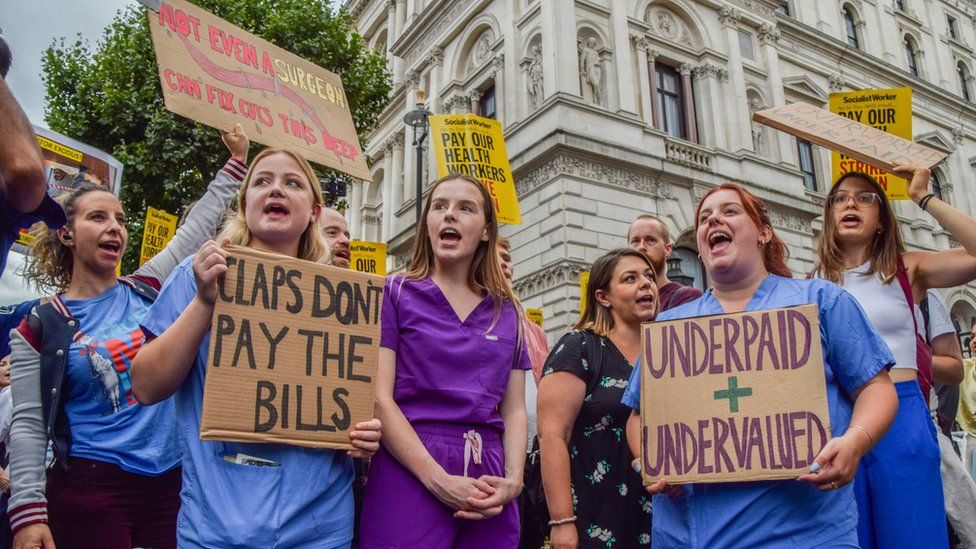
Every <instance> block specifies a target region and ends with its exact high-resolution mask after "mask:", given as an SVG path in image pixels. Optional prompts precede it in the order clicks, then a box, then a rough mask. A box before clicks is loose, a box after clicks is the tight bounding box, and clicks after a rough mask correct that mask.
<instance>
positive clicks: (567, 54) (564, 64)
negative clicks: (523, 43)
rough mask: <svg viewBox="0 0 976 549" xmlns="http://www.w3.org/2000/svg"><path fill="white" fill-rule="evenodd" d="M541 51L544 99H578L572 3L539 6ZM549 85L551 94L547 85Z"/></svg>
mask: <svg viewBox="0 0 976 549" xmlns="http://www.w3.org/2000/svg"><path fill="white" fill-rule="evenodd" d="M541 10H542V11H541V16H542V17H541V19H542V51H543V52H550V53H548V54H546V57H547V61H551V62H547V63H546V64H545V66H544V69H545V82H546V96H550V95H552V94H554V93H568V94H571V95H576V96H581V93H582V90H580V78H579V52H578V50H577V48H576V8H575V5H574V4H573V3H569V2H566V3H563V2H553V1H545V2H542V3H541ZM550 85H551V86H552V88H551V89H552V91H549V90H550V87H549V86H550Z"/></svg>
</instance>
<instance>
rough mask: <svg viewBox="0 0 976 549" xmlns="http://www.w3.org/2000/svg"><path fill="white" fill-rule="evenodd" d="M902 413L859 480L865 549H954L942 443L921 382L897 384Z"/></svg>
mask: <svg viewBox="0 0 976 549" xmlns="http://www.w3.org/2000/svg"><path fill="white" fill-rule="evenodd" d="M895 390H896V391H897V392H898V414H897V415H895V421H894V423H893V424H892V425H891V429H889V430H888V433H887V434H886V435H885V436H884V438H882V439H881V440H880V441H879V442H878V444H877V445H876V446H875V447H874V449H872V450H871V451H870V452H868V453H867V454H866V455H865V456H864V457H863V458H862V459H861V464H860V466H859V467H858V470H857V476H855V477H854V496H855V498H856V499H857V513H858V523H857V537H858V540H859V541H860V543H861V547H862V548H864V549H873V548H878V549H893V548H901V547H905V548H914V547H925V548H927V549H940V548H948V547H949V534H948V532H947V530H946V514H945V503H944V501H943V498H942V474H941V473H940V471H939V465H940V455H939V444H938V442H937V441H936V438H935V425H934V424H933V422H932V417H931V416H930V415H929V411H928V408H927V407H926V406H925V402H924V401H923V400H922V392H921V390H920V389H919V387H918V382H917V381H903V382H900V383H895Z"/></svg>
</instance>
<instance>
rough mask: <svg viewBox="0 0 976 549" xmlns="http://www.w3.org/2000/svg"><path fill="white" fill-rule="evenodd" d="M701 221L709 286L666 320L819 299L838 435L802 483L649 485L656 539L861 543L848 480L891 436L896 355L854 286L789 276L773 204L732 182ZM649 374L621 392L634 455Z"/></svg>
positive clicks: (710, 198)
mask: <svg viewBox="0 0 976 549" xmlns="http://www.w3.org/2000/svg"><path fill="white" fill-rule="evenodd" d="M695 230H696V240H697V244H698V250H699V252H700V253H701V257H702V262H703V263H704V265H705V270H706V272H707V273H708V276H709V279H710V280H711V281H712V287H711V288H710V289H709V290H708V291H707V292H705V294H704V295H703V296H702V297H701V298H699V299H698V300H696V301H693V302H691V303H688V304H685V305H681V306H679V307H676V308H674V309H671V310H668V311H665V312H664V313H661V314H660V315H659V316H658V320H659V321H660V320H675V319H681V318H690V317H700V316H708V315H717V314H722V313H733V312H740V311H762V310H768V309H775V308H780V307H790V306H795V305H805V304H808V303H814V304H816V305H817V307H818V308H819V320H820V343H821V346H822V349H823V362H824V364H823V368H824V376H825V380H826V388H827V408H828V411H829V413H830V430H831V435H832V437H833V438H831V439H830V441H828V442H827V444H826V445H825V446H824V448H823V449H822V450H821V451H820V453H819V454H818V455H817V457H816V458H815V461H814V463H813V465H811V467H810V471H811V472H810V473H809V474H805V475H802V476H800V477H799V480H800V481H801V482H797V481H795V480H783V481H764V482H739V483H722V484H694V485H683V486H673V487H672V486H668V479H667V478H659V479H658V480H657V481H656V482H655V483H654V484H653V485H651V486H648V487H647V490H648V492H650V493H652V494H655V496H654V501H653V505H654V521H653V524H652V538H653V540H652V545H653V546H658V547H677V546H682V547H770V548H772V547H857V531H856V529H857V509H856V504H855V502H854V495H853V489H852V487H851V486H850V483H851V480H852V479H853V478H854V472H855V471H856V470H857V464H858V462H859V461H860V458H861V456H863V455H864V454H865V453H866V452H867V451H868V450H869V449H870V448H871V446H872V445H873V443H874V442H875V441H877V440H880V439H881V438H882V437H883V436H884V433H885V431H886V430H887V429H888V426H889V425H890V424H891V421H892V419H893V418H894V415H895V409H896V406H897V400H896V397H895V394H894V390H893V389H892V386H891V381H890V380H889V379H888V374H887V371H886V368H887V367H888V366H890V365H891V363H892V362H893V360H892V358H891V353H890V352H889V351H888V348H887V347H886V346H885V344H884V342H883V341H882V340H881V338H880V337H879V336H878V334H877V332H875V330H874V328H873V327H872V326H871V323H870V322H869V321H868V320H867V318H866V317H865V316H864V313H863V312H862V311H861V309H860V307H858V305H857V302H856V301H854V298H853V297H851V296H850V294H848V293H847V292H845V291H843V290H842V289H840V288H839V287H837V286H836V285H835V284H831V283H829V282H826V281H823V280H797V279H793V278H790V276H791V273H790V270H789V269H788V268H787V266H786V247H785V245H784V244H783V242H782V240H780V238H779V237H778V236H777V235H776V232H775V231H774V230H773V226H772V223H771V221H770V219H769V213H768V211H767V210H766V207H765V205H764V204H763V202H762V201H761V200H759V199H758V198H756V197H755V196H754V195H753V194H752V193H750V192H749V191H747V190H746V189H745V188H744V187H742V186H741V185H738V184H736V183H725V184H722V185H720V186H718V187H716V188H714V189H712V190H710V191H709V192H708V193H706V194H705V196H704V197H702V199H701V201H700V202H699V203H698V207H697V208H696V210H695ZM640 380H641V369H640V368H639V367H637V368H634V374H633V376H631V378H630V383H629V384H628V386H627V390H626V392H625V394H624V403H625V404H627V405H628V406H631V407H632V408H634V409H635V410H634V412H633V414H632V415H631V417H630V420H629V421H628V423H627V441H628V443H629V445H630V448H631V450H632V451H633V454H634V455H635V456H638V455H640V447H641V437H640V416H639V414H638V411H637V409H638V408H639V407H640ZM654 396H655V395H644V398H654ZM635 465H637V464H635ZM665 494H666V495H665Z"/></svg>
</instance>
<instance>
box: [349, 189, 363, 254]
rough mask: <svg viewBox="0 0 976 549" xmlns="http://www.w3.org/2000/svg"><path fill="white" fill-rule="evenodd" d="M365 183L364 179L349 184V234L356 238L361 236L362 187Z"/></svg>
mask: <svg viewBox="0 0 976 549" xmlns="http://www.w3.org/2000/svg"><path fill="white" fill-rule="evenodd" d="M366 185H368V183H367V182H365V181H361V182H355V183H350V184H349V187H350V192H351V193H352V196H351V197H350V199H349V215H348V218H349V234H350V235H352V238H353V239H357V240H358V239H362V238H363V233H362V226H363V187H364V186H366Z"/></svg>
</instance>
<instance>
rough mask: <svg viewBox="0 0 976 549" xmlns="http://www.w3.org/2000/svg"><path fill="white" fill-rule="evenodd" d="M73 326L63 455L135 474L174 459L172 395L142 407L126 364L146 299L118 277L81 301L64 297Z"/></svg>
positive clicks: (136, 345)
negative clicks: (68, 444)
mask: <svg viewBox="0 0 976 549" xmlns="http://www.w3.org/2000/svg"><path fill="white" fill-rule="evenodd" d="M63 302H64V305H65V306H66V307H67V308H68V310H69V311H70V312H71V315H72V316H73V317H74V318H75V320H77V321H78V326H79V331H78V332H77V333H76V334H75V339H74V341H73V342H72V343H71V345H70V347H69V349H68V369H67V378H66V386H65V389H66V391H67V398H66V399H65V403H64V411H65V414H67V416H68V424H69V426H70V429H71V452H70V453H71V455H72V456H74V457H80V458H86V459H93V460H97V461H104V462H109V463H114V464H116V465H118V466H119V467H121V468H122V469H124V470H126V471H129V472H132V473H138V474H142V475H159V474H161V473H164V472H166V471H168V470H170V469H172V468H173V467H176V466H177V465H179V462H180V453H179V446H178V444H177V440H176V422H175V416H174V412H173V402H172V400H171V399H170V400H166V401H163V402H160V403H159V404H156V405H154V406H142V405H141V404H139V403H138V402H137V401H136V399H135V397H134V396H133V395H132V379H131V377H130V375H129V368H130V367H131V366H132V359H133V358H134V357H135V355H136V353H137V352H138V351H139V349H140V348H141V347H142V343H143V340H144V337H143V334H142V331H141V330H140V329H139V323H140V322H141V321H142V318H143V316H145V314H146V311H148V310H149V303H148V302H147V301H146V300H145V299H143V298H142V297H140V296H139V294H137V293H136V291H135V290H134V289H133V288H132V287H131V286H129V285H127V284H125V283H123V282H117V283H116V284H114V285H113V286H112V287H111V288H109V289H108V290H106V291H104V292H102V293H101V294H99V295H97V296H95V297H92V298H88V299H74V300H70V299H65V300H63Z"/></svg>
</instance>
